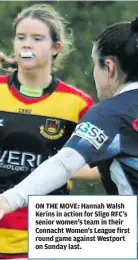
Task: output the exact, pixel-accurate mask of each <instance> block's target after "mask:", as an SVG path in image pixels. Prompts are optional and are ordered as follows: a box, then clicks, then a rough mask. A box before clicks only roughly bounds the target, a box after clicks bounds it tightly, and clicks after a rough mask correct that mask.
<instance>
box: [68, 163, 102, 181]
mask: <svg viewBox="0 0 138 260" xmlns="http://www.w3.org/2000/svg"><path fill="white" fill-rule="evenodd" d="M72 179H73V180H74V179H75V180H91V181H99V180H100V173H99V171H98V168H97V167H93V168H90V167H89V165H88V164H86V165H84V166H83V167H82V168H81V169H80V170H79V171H78V172H77V173H75V175H74V176H73V177H72Z"/></svg>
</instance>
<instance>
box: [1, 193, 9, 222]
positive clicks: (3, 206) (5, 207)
mask: <svg viewBox="0 0 138 260" xmlns="http://www.w3.org/2000/svg"><path fill="white" fill-rule="evenodd" d="M9 212H11V208H10V205H9V203H8V201H7V200H6V199H5V198H4V197H3V196H2V195H1V196H0V219H2V218H3V217H4V215H5V214H7V213H9Z"/></svg>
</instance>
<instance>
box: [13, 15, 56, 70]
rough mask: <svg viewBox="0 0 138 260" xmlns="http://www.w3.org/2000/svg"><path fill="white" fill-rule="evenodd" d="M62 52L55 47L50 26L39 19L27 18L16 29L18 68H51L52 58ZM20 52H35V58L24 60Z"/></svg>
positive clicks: (15, 40) (15, 42) (15, 46)
mask: <svg viewBox="0 0 138 260" xmlns="http://www.w3.org/2000/svg"><path fill="white" fill-rule="evenodd" d="M59 51H60V48H58V46H55V45H53V42H52V39H51V36H50V31H49V28H48V26H47V25H46V24H45V23H43V22H42V21H39V20H37V19H32V18H25V19H23V20H22V21H21V22H20V23H19V24H18V25H17V28H16V35H15V39H14V53H15V58H16V61H17V63H18V67H21V68H23V69H33V68H41V67H47V66H48V65H50V66H51V64H52V58H53V56H54V55H56V54H57V53H58V52H59ZM20 52H33V53H34V57H32V58H22V57H20Z"/></svg>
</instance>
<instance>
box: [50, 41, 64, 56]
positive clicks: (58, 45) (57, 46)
mask: <svg viewBox="0 0 138 260" xmlns="http://www.w3.org/2000/svg"><path fill="white" fill-rule="evenodd" d="M61 51H62V43H61V42H60V41H57V42H56V43H54V45H53V47H52V54H53V57H56V56H57V55H58V53H60V52H61Z"/></svg>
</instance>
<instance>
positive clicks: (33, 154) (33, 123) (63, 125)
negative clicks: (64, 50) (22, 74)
mask: <svg viewBox="0 0 138 260" xmlns="http://www.w3.org/2000/svg"><path fill="white" fill-rule="evenodd" d="M93 104H94V102H93V100H92V99H91V98H90V97H89V96H88V95H87V94H84V93H83V92H82V91H81V90H78V89H76V88H75V87H72V86H70V85H67V84H65V83H64V82H62V81H61V80H58V79H57V78H55V77H53V80H52V83H51V85H50V86H49V87H48V88H46V89H45V90H44V93H43V95H42V96H41V97H39V98H30V97H27V96H25V95H22V94H21V93H20V83H19V82H18V79H17V72H14V73H13V74H12V75H9V76H0V193H2V192H3V191H5V190H7V189H9V188H11V187H13V186H14V185H15V184H17V183H19V182H20V181H21V180H23V179H24V178H25V177H26V176H27V175H28V174H30V173H31V172H32V171H33V170H34V169H35V168H36V167H37V166H39V165H40V164H41V163H42V162H43V161H44V160H46V159H47V158H49V157H51V156H52V155H54V154H55V153H57V151H58V150H60V149H61V148H62V146H63V145H64V143H65V142H66V141H67V140H68V139H69V137H70V136H71V134H72V132H73V130H74V129H75V126H76V124H77V123H78V121H79V120H80V119H81V118H82V116H83V115H84V114H85V113H86V111H87V110H88V109H89V108H90V107H91V106H92V105H93ZM53 193H54V194H68V190H67V186H66V185H64V186H63V187H61V188H60V189H58V190H56V191H54V192H53ZM15 257H18V258H21V257H27V208H23V209H19V210H17V211H15V212H12V213H10V214H7V215H6V216H5V217H4V218H3V219H2V220H0V258H2V259H4V258H8V259H10V258H15Z"/></svg>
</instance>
